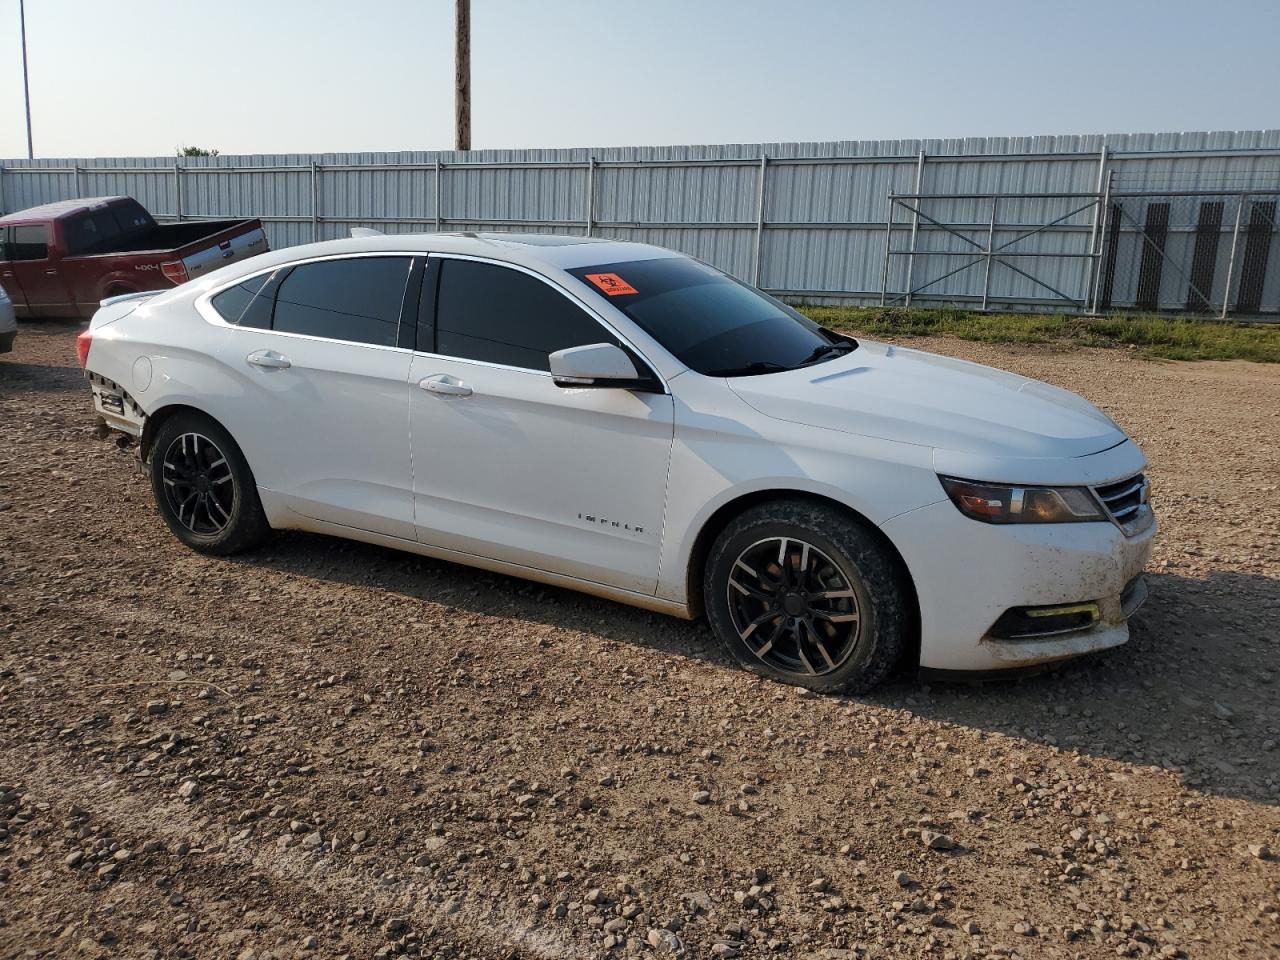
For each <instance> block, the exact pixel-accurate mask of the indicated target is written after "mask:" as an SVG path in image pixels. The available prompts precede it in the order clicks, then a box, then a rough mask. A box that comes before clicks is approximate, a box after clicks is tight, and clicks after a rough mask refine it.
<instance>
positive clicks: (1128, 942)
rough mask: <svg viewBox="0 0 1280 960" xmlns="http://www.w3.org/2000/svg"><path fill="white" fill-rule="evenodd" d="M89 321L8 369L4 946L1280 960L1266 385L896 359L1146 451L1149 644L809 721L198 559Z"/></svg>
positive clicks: (453, 573)
mask: <svg viewBox="0 0 1280 960" xmlns="http://www.w3.org/2000/svg"><path fill="white" fill-rule="evenodd" d="M77 329H78V328H76V327H72V326H69V325H59V324H47V325H43V326H38V327H37V326H33V325H24V326H23V327H22V329H21V331H20V333H19V336H18V340H17V348H16V352H15V353H13V354H10V355H7V356H6V357H4V358H0V731H2V733H0V818H2V820H3V822H0V921H2V923H3V925H2V926H0V955H4V956H22V955H32V956H36V955H84V956H95V955H101V956H127V957H144V956H166V957H167V956H202V957H203V956H207V957H244V958H246V960H248V958H250V957H253V958H257V960H263V958H267V957H295V956H323V957H329V956H341V955H343V954H347V955H350V956H355V957H367V956H370V955H383V956H386V955H392V954H400V953H406V954H421V955H426V956H471V957H507V956H521V957H524V956H527V957H578V956H602V955H607V954H609V953H610V951H612V953H613V954H614V955H623V954H632V953H667V952H678V951H680V950H684V951H686V952H687V953H688V954H689V955H693V956H724V957H733V956H744V957H763V956H788V957H790V956H799V957H804V956H813V957H823V958H833V960H838V958H844V957H854V956H860V955H862V954H861V953H859V952H858V951H865V952H868V953H870V954H871V955H911V956H921V955H936V956H938V957H944V956H962V955H965V954H966V953H971V955H975V956H976V955H980V954H987V955H1009V954H1013V955H1018V956H1024V957H1074V956H1086V957H1095V956H1096V957H1103V956H1107V957H1114V956H1116V955H1117V954H1119V955H1129V956H1141V955H1163V956H1179V955H1183V954H1186V955H1189V956H1193V957H1215V958H1216V957H1241V958H1243V957H1259V956H1266V955H1273V956H1274V955H1280V919H1278V918H1280V914H1278V913H1277V909H1278V908H1280V862H1278V861H1277V860H1276V851H1278V850H1280V810H1278V809H1277V805H1278V804H1280V751H1278V750H1277V749H1276V740H1277V739H1278V738H1280V693H1278V691H1277V684H1278V683H1280V679H1278V678H1277V673H1280V630H1278V629H1277V627H1278V624H1280V462H1278V461H1280V369H1276V368H1274V367H1266V366H1260V365H1251V364H1246V363H1239V362H1232V363H1195V364H1187V363H1151V362H1147V361H1142V360H1136V359H1133V358H1132V357H1131V356H1130V355H1128V354H1126V353H1125V352H1122V351H1100V350H1084V351H1079V350H1076V351H1071V352H1053V351H1050V350H1046V349H1043V348H1019V347H991V346H984V345H981V344H975V343H967V342H961V341H922V340H916V341H911V342H910V343H909V344H907V345H909V346H919V347H924V348H926V349H934V350H937V351H939V352H943V353H948V354H953V355H956V356H961V357H965V358H969V359H974V360H980V361H982V362H986V363H992V364H995V365H996V366H1001V367H1005V368H1008V369H1011V370H1015V371H1017V372H1019V373H1025V374H1029V375H1032V376H1036V377H1040V378H1043V379H1045V380H1048V381H1050V382H1053V383H1057V384H1059V385H1061V386H1064V387H1067V388H1069V389H1072V390H1077V391H1079V392H1081V393H1083V394H1085V395H1086V396H1088V397H1090V398H1091V399H1093V400H1094V401H1096V402H1098V403H1099V404H1100V405H1101V406H1102V407H1103V408H1104V409H1106V410H1107V411H1108V412H1109V413H1110V414H1111V415H1112V416H1114V417H1115V418H1116V419H1117V420H1118V421H1119V422H1120V424H1121V425H1122V426H1124V427H1125V428H1126V429H1128V430H1129V431H1130V432H1131V433H1132V434H1133V435H1134V437H1135V438H1136V439H1137V440H1138V441H1139V442H1140V443H1141V444H1142V446H1143V447H1144V449H1145V450H1146V452H1147V454H1148V456H1149V457H1150V458H1151V471H1150V473H1151V477H1152V482H1153V485H1154V498H1155V502H1156V509H1157V512H1158V514H1159V516H1160V519H1161V522H1162V524H1163V532H1162V533H1161V535H1160V538H1159V539H1158V541H1157V545H1156V551H1155V558H1154V567H1153V573H1154V576H1153V577H1152V599H1151V602H1150V603H1149V604H1148V606H1147V608H1146V609H1145V610H1144V611H1143V612H1142V613H1141V614H1140V615H1139V618H1138V620H1137V622H1136V624H1135V636H1134V639H1133V640H1132V641H1131V642H1130V643H1129V644H1128V645H1126V646H1125V647H1123V648H1120V649H1119V650H1117V651H1115V652H1113V653H1110V654H1106V655H1102V656H1098V657H1093V658H1089V659H1086V660H1083V661H1079V662H1076V663H1074V664H1072V665H1069V666H1067V667H1064V668H1062V669H1060V670H1058V671H1056V672H1054V673H1052V674H1049V675H1045V676H1040V677H1037V678H1033V679H1029V680H1024V681H1020V682H1014V681H1001V682H997V683H993V684H987V685H983V686H970V685H963V684H945V685H942V684H939V685H933V686H926V685H920V684H914V683H899V684H897V685H893V686H890V687H889V688H887V689H885V690H883V691H882V692H880V693H878V694H877V695H874V696H870V697H865V698H858V699H846V698H838V697H822V696H814V695H811V694H807V693H804V692H802V691H800V690H796V689H791V688H787V687H781V686H776V685H771V684H768V683H764V682H761V681H758V680H756V679H755V678H753V677H751V676H749V675H747V674H745V673H743V672H742V671H740V670H738V669H736V668H735V667H733V666H732V665H731V664H730V661H729V659H728V658H727V657H726V656H724V655H722V654H721V653H720V651H719V650H718V649H717V647H716V644H715V643H714V642H713V640H712V638H711V637H710V635H709V634H708V632H707V630H706V628H705V626H703V625H701V624H687V623H682V622H679V621H676V620H671V619H667V618H663V617H661V616H658V615H654V614H649V613H645V612H642V611H637V610H633V609H629V608H626V607H622V606H617V605H614V604H610V603H607V602H604V601H600V600H595V599H592V598H588V597H583V596H579V595H576V594H573V593H569V592H565V591H560V590H555V589H551V588H547V587H542V586H537V585H534V584H529V583H525V582H522V581H519V580H513V579H509V578H505V577H499V576H494V575H491V574H486V573H482V572H477V571H473V570H468V569H465V568H462V567H456V566H451V565H449V564H444V563H437V562H434V561H431V560H426V559H423V558H418V557H412V556H407V555H402V554H398V553H394V552H391V551H387V550H381V549H377V548H373V547H367V546H362V545H357V544H351V543H344V542H341V541H337V540H329V539H325V538H322V537H316V536H310V535H303V534H282V535H279V536H278V537H277V538H276V539H275V540H273V542H272V543H271V544H270V545H269V546H268V547H267V548H266V549H264V550H262V551H260V552H258V553H255V554H253V555H250V556H247V557H243V558H238V559H236V560H233V561H219V560H212V559H208V558H205V557H201V556H198V555H196V554H194V553H191V552H189V551H187V550H185V549H183V548H182V547H181V546H179V544H178V543H177V542H176V541H175V540H173V538H172V537H171V536H170V535H169V534H168V532H167V530H166V529H165V527H164V525H163V523H161V521H160V520H159V518H158V517H157V516H156V514H155V510H154V507H153V505H152V503H151V496H150V491H149V488H148V486H147V484H146V482H145V480H144V479H143V478H142V477H140V476H139V475H138V474H137V471H136V469H135V468H134V467H133V459H132V453H131V452H127V451H123V450H119V449H117V448H116V446H115V445H114V444H113V443H112V442H111V441H110V440H107V441H103V440H99V439H97V438H96V437H95V436H94V433H93V417H92V414H91V410H90V406H89V398H88V390H87V389H86V388H85V386H84V384H83V382H82V381H81V379H80V375H79V371H78V370H76V369H75V350H74V342H73V338H74V335H75V332H76V330H77Z"/></svg>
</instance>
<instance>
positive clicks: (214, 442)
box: [151, 412, 271, 556]
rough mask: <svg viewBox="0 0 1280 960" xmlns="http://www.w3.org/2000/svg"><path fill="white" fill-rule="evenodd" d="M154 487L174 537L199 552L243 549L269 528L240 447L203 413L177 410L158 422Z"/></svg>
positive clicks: (257, 541)
mask: <svg viewBox="0 0 1280 960" xmlns="http://www.w3.org/2000/svg"><path fill="white" fill-rule="evenodd" d="M151 489H152V491H153V492H154V493H155V498H156V505H157V506H158V507H159V509H160V515H161V516H162V517H164V520H165V523H167V524H168V525H169V529H170V530H172V531H173V533H174V536H176V537H177V538H178V539H179V540H181V541H182V542H183V543H185V544H186V545H187V546H189V547H191V548H192V549H193V550H198V551H200V552H201V553H212V554H218V555H223V556H225V555H228V554H233V553H239V552H240V551H242V550H247V549H249V548H251V547H254V546H257V545H258V544H260V543H261V542H262V541H263V540H264V539H266V537H267V535H268V534H269V533H270V532H271V527H270V525H269V524H268V523H267V518H266V514H265V513H263V510H262V503H261V502H260V501H259V499H258V491H257V487H256V486H255V485H254V481H253V474H252V473H251V472H250V470H249V465H248V464H247V463H246V462H245V459H244V455H243V454H242V453H241V452H240V448H239V447H238V446H236V442H235V441H234V440H232V439H231V435H230V434H229V433H227V431H226V430H224V429H223V428H222V427H221V426H220V425H219V424H218V423H216V422H215V421H214V420H212V419H211V418H209V417H206V416H204V415H203V414H198V413H195V412H191V413H185V412H184V413H178V414H175V415H174V416H172V417H170V418H169V419H168V420H166V421H165V422H164V423H162V424H161V425H160V428H159V429H158V430H157V431H156V435H155V438H154V440H153V441H152V445H151Z"/></svg>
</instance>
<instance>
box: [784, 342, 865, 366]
mask: <svg viewBox="0 0 1280 960" xmlns="http://www.w3.org/2000/svg"><path fill="white" fill-rule="evenodd" d="M854 349H855V348H854V345H853V344H852V343H844V342H841V343H824V344H822V345H820V346H817V347H814V350H813V353H811V354H809V355H808V356H807V357H805V358H804V359H803V360H801V361H800V362H799V363H798V364H796V366H798V367H807V366H808V365H809V364H811V363H817V362H818V361H819V360H825V359H827V355H828V354H831V355H832V356H837V357H842V356H844V355H845V354H846V353H849V352H851V351H852V350H854Z"/></svg>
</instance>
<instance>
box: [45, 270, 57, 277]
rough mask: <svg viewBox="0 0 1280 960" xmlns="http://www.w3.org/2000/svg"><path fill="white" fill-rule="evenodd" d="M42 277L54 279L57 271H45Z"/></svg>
mask: <svg viewBox="0 0 1280 960" xmlns="http://www.w3.org/2000/svg"><path fill="white" fill-rule="evenodd" d="M44 275H45V276H46V277H56V276H57V275H58V271H57V270H46V271H45V272H44Z"/></svg>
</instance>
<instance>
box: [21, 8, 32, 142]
mask: <svg viewBox="0 0 1280 960" xmlns="http://www.w3.org/2000/svg"><path fill="white" fill-rule="evenodd" d="M18 32H19V33H21V34H22V105H23V107H24V108H25V109H26V113H27V159H28V160H30V159H31V158H32V157H33V156H34V154H33V153H32V152H31V87H30V85H29V84H28V83H27V11H26V5H25V2H24V0H18Z"/></svg>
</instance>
